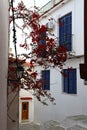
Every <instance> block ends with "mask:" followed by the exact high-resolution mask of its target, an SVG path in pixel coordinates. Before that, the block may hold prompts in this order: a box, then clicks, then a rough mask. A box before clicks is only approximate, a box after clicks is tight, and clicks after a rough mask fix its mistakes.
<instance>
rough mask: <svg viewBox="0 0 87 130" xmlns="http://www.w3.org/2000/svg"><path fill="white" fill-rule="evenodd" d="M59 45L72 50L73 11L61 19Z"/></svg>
mask: <svg viewBox="0 0 87 130" xmlns="http://www.w3.org/2000/svg"><path fill="white" fill-rule="evenodd" d="M59 45H60V46H64V47H65V48H66V49H67V51H71V50H72V13H69V14H67V15H65V16H63V17H61V18H60V19H59Z"/></svg>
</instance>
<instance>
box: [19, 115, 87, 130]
mask: <svg viewBox="0 0 87 130" xmlns="http://www.w3.org/2000/svg"><path fill="white" fill-rule="evenodd" d="M19 130H87V116H86V115H76V116H70V117H67V118H66V119H64V120H63V121H61V122H57V121H53V120H50V121H47V122H45V123H44V124H43V126H41V125H40V124H38V123H26V124H25V123H24V124H20V129H19Z"/></svg>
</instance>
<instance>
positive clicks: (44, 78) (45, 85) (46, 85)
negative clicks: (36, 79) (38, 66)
mask: <svg viewBox="0 0 87 130" xmlns="http://www.w3.org/2000/svg"><path fill="white" fill-rule="evenodd" d="M43 75H44V76H43ZM41 77H42V89H43V90H50V70H42V71H41ZM47 79H48V81H47Z"/></svg>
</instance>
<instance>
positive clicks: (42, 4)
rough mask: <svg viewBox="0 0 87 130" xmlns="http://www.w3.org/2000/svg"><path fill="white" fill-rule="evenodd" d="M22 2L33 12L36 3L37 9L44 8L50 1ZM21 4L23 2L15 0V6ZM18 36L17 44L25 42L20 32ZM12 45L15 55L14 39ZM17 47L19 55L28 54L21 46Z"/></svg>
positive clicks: (24, 0)
mask: <svg viewBox="0 0 87 130" xmlns="http://www.w3.org/2000/svg"><path fill="white" fill-rule="evenodd" d="M22 1H23V2H24V4H25V5H26V7H27V8H28V9H30V10H31V9H32V8H33V7H34V3H35V6H36V7H38V8H41V7H42V6H44V5H45V4H47V3H48V2H49V1H50V0H22ZM19 2H21V0H14V6H16V5H18V3H19ZM16 34H17V35H18V34H19V35H20V37H19V38H18V37H17V43H21V42H22V41H23V35H22V34H20V31H19V32H18V31H17V33H16ZM11 37H12V36H11ZM20 39H21V40H20ZM11 43H12V44H10V48H12V51H13V53H15V52H14V45H13V42H12V39H11ZM17 45H18V46H17V50H18V51H17V52H18V54H19V53H23V52H26V50H24V49H22V48H21V49H20V47H19V44H17Z"/></svg>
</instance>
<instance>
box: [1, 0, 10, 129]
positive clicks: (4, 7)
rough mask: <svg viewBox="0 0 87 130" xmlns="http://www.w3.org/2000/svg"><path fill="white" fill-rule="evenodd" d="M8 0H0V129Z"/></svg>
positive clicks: (3, 114) (4, 100)
mask: <svg viewBox="0 0 87 130" xmlns="http://www.w3.org/2000/svg"><path fill="white" fill-rule="evenodd" d="M8 21H9V20H8V0H0V130H7V72H8V25H9V23H8Z"/></svg>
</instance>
